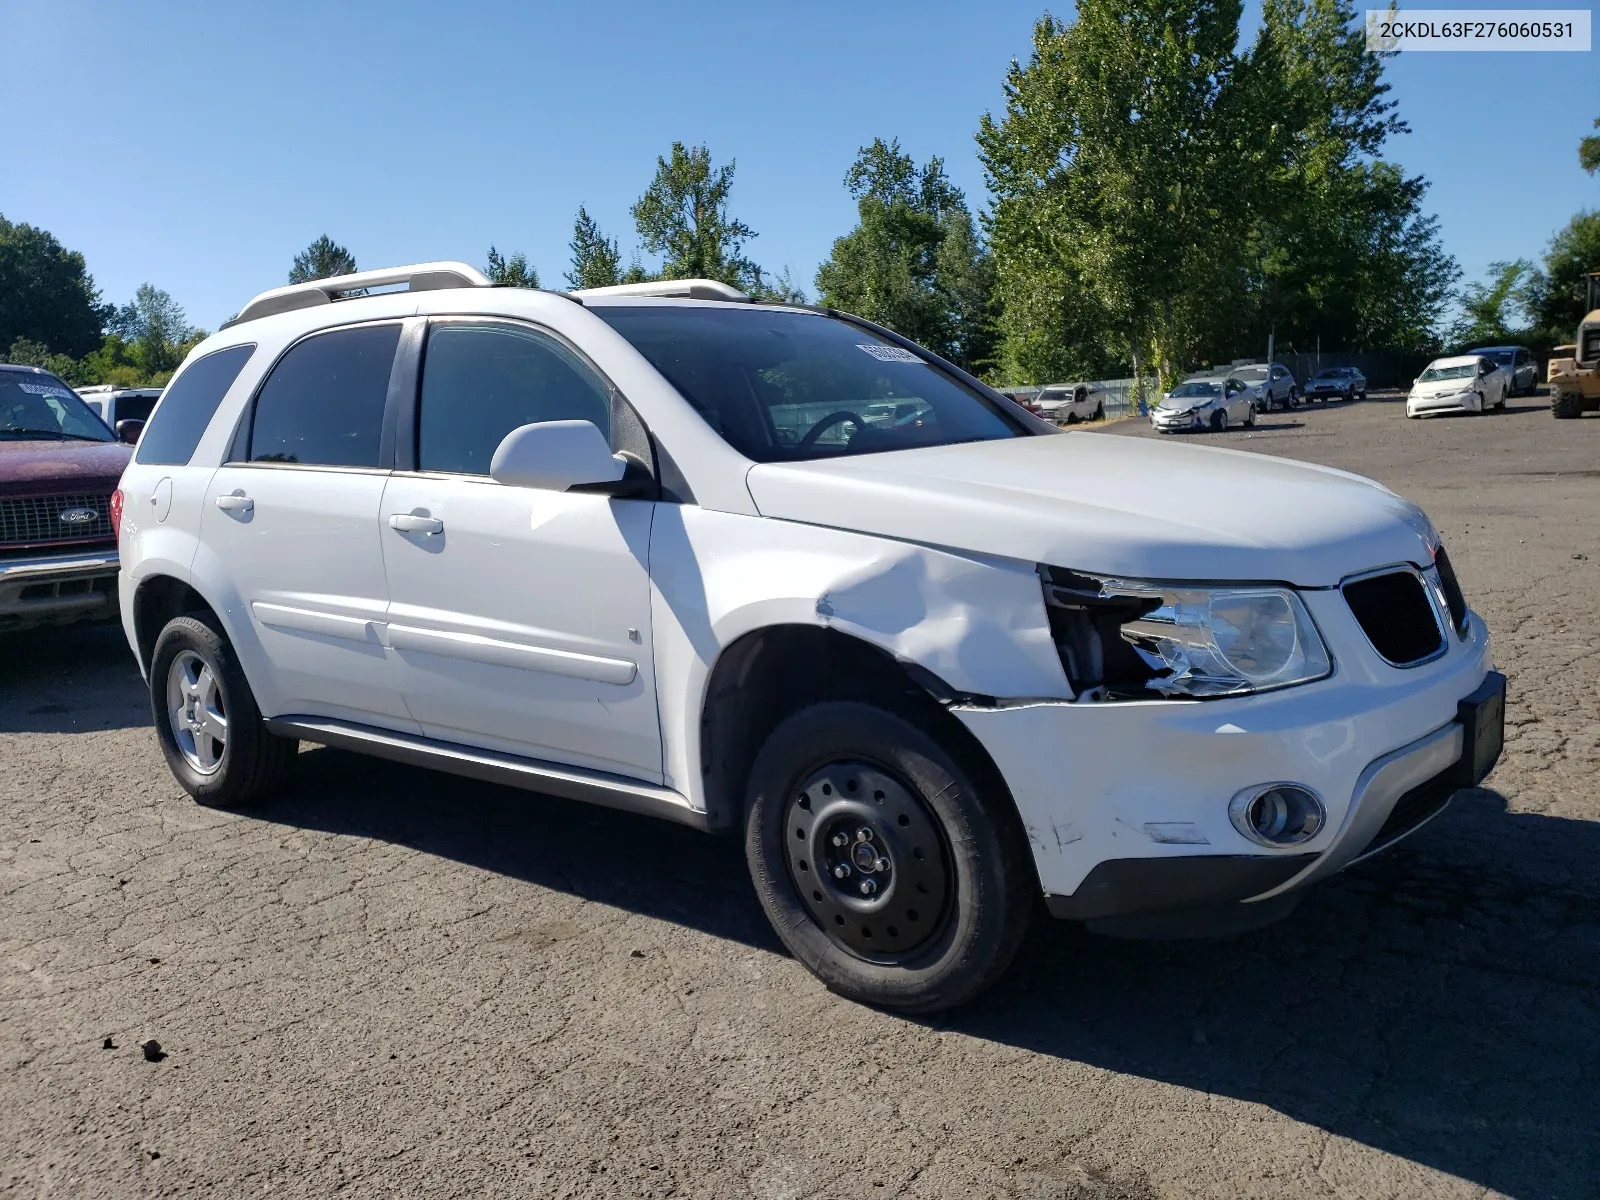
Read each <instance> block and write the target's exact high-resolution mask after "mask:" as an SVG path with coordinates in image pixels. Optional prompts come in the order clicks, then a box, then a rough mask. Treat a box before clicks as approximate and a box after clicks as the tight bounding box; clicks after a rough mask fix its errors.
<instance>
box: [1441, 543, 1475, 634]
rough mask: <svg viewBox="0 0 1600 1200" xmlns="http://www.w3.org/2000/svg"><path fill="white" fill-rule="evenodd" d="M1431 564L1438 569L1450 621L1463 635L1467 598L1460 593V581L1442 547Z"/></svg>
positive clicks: (1465, 624)
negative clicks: (1448, 608)
mask: <svg viewBox="0 0 1600 1200" xmlns="http://www.w3.org/2000/svg"><path fill="white" fill-rule="evenodd" d="M1433 565H1434V566H1435V567H1436V568H1438V571H1439V583H1440V584H1441V585H1442V586H1443V587H1444V602H1445V603H1446V604H1448V605H1449V606H1450V623H1451V624H1452V625H1454V626H1455V627H1456V632H1457V633H1459V634H1462V635H1465V634H1466V632H1467V598H1466V596H1464V595H1462V593H1461V583H1460V581H1459V580H1458V579H1456V569H1455V568H1454V567H1452V566H1451V565H1450V556H1449V555H1448V554H1446V553H1445V552H1444V547H1443V546H1440V547H1439V553H1438V554H1436V555H1434V558H1433Z"/></svg>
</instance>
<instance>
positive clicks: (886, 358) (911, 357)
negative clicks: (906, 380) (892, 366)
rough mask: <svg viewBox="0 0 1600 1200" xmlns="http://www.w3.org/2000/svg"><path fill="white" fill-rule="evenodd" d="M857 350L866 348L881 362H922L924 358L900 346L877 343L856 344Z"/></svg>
mask: <svg viewBox="0 0 1600 1200" xmlns="http://www.w3.org/2000/svg"><path fill="white" fill-rule="evenodd" d="M856 349H857V350H865V351H866V352H867V353H868V354H870V355H872V357H873V358H875V359H877V360H878V361H879V362H908V363H920V362H921V361H922V360H921V359H920V358H918V357H917V356H916V355H915V354H913V353H911V351H909V350H902V349H901V348H900V347H899V346H880V345H878V344H876V343H869V344H866V345H858V346H856Z"/></svg>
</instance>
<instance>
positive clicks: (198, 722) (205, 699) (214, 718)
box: [167, 650, 228, 775]
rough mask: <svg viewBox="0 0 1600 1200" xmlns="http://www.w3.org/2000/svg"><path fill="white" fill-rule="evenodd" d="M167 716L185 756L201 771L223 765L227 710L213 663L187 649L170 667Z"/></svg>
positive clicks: (208, 773) (212, 769)
mask: <svg viewBox="0 0 1600 1200" xmlns="http://www.w3.org/2000/svg"><path fill="white" fill-rule="evenodd" d="M167 719H168V721H169V722H170V723H171V726H172V736H173V740H174V741H176V742H177V744H178V750H179V752H180V753H181V754H182V755H183V757H184V760H185V761H186V762H188V764H189V765H190V766H191V767H193V768H194V769H195V770H196V771H199V772H200V773H201V774H202V775H211V774H214V773H215V772H216V770H217V768H219V767H220V766H221V765H222V754H223V751H224V750H225V749H226V748H227V743H228V714H227V709H226V707H225V705H224V703H223V699H222V688H221V686H220V685H219V684H218V682H217V676H216V672H215V671H213V670H212V669H211V664H210V663H208V662H206V660H205V659H203V658H201V657H200V655H198V654H196V653H195V652H194V651H193V650H184V651H182V652H181V653H180V654H179V655H178V656H177V657H176V658H174V659H173V660H172V665H171V666H170V667H169V668H167Z"/></svg>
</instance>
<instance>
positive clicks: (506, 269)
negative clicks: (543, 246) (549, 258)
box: [484, 246, 539, 288]
mask: <svg viewBox="0 0 1600 1200" xmlns="http://www.w3.org/2000/svg"><path fill="white" fill-rule="evenodd" d="M484 274H485V275H487V276H488V277H489V279H490V281H491V282H493V283H497V284H499V285H500V286H501V287H518V288H536V287H538V286H539V272H538V271H536V270H534V269H533V267H531V266H530V265H529V264H528V256H527V255H526V254H520V253H519V254H513V255H512V256H511V257H510V258H506V257H505V255H503V254H501V253H500V251H498V250H496V249H495V248H494V247H493V246H490V247H489V267H488V269H487V270H486V271H484Z"/></svg>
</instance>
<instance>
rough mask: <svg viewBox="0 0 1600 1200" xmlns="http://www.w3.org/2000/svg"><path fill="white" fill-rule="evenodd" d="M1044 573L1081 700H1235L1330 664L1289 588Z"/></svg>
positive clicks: (1060, 644) (1318, 672)
mask: <svg viewBox="0 0 1600 1200" xmlns="http://www.w3.org/2000/svg"><path fill="white" fill-rule="evenodd" d="M1040 575H1041V578H1042V580H1043V583H1044V593H1045V603H1046V606H1047V609H1048V611H1049V615H1050V628H1051V632H1052V633H1053V634H1054V635H1055V641H1056V647H1057V649H1058V651H1059V652H1060V654H1061V663H1062V666H1063V667H1065V668H1066V672H1067V678H1068V679H1069V680H1070V681H1071V682H1072V685H1073V690H1074V691H1076V692H1077V693H1078V695H1079V696H1080V697H1082V698H1085V699H1135V698H1138V697H1141V696H1142V697H1149V696H1192V697H1208V696H1236V695H1241V694H1243V693H1246V692H1259V691H1266V690H1268V689H1270V688H1280V687H1288V686H1290V685H1291V684H1296V683H1308V682H1310V681H1311V680H1313V679H1321V678H1323V677H1324V676H1326V675H1328V674H1329V673H1330V672H1331V671H1332V670H1333V664H1332V662H1331V661H1330V659H1329V658H1328V650H1327V647H1326V646H1325V645H1324V644H1323V641H1322V636H1321V634H1319V633H1318V632H1317V628H1316V626H1315V625H1314V624H1313V623H1312V620H1311V615H1310V614H1309V613H1308V612H1306V609H1305V605H1304V604H1302V603H1301V601H1300V597H1299V596H1297V595H1296V594H1295V593H1294V592H1293V591H1292V590H1290V589H1288V588H1281V587H1271V586H1265V585H1258V586H1233V587H1190V586H1183V585H1174V584H1163V583H1150V582H1146V581H1143V580H1131V579H1100V578H1096V577H1093V576H1088V575H1081V574H1078V573H1077V572H1073V571H1064V570H1062V569H1061V568H1059V567H1055V568H1052V567H1043V568H1041V569H1040Z"/></svg>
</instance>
